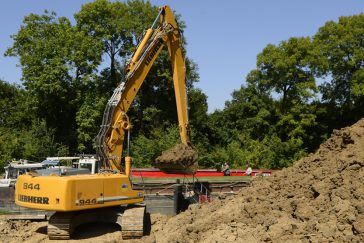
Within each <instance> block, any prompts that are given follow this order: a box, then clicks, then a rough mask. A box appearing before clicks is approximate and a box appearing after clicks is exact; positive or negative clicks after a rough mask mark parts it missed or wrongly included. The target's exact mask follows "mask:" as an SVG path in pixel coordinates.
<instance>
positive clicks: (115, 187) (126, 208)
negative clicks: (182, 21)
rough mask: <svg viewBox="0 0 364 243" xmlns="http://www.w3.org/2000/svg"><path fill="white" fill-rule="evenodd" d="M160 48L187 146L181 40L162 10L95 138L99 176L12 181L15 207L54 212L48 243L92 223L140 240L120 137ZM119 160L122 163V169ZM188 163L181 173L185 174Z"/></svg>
mask: <svg viewBox="0 0 364 243" xmlns="http://www.w3.org/2000/svg"><path fill="white" fill-rule="evenodd" d="M164 45H167V47H168V51H169V55H170V59H171V63H172V70H173V82H174V90H175V96H176V105H177V113H178V122H179V130H180V131H179V132H180V136H181V140H182V143H183V144H185V145H189V144H190V140H189V128H188V116H187V94H186V83H185V82H186V81H185V79H186V77H185V60H184V54H183V50H182V36H181V33H180V29H179V28H178V25H177V22H176V19H175V17H174V15H173V12H172V10H171V9H170V8H169V7H168V6H163V7H161V8H160V11H159V14H158V16H157V18H156V20H155V21H154V23H153V25H152V27H151V28H150V29H148V30H147V31H146V32H145V34H144V37H143V38H142V41H141V42H140V43H139V45H138V47H137V49H136V51H135V53H134V54H133V56H132V58H131V60H130V62H129V64H128V65H127V66H126V70H125V81H124V82H121V83H120V84H119V85H118V87H117V88H116V89H115V91H114V93H113V95H112V97H111V98H110V99H109V101H108V103H107V106H106V108H105V112H104V116H103V122H102V125H101V128H100V132H99V134H98V136H97V138H96V145H97V156H98V159H99V161H100V165H101V166H100V169H99V172H98V173H97V174H89V175H85V174H82V175H70V176H64V175H56V174H51V175H48V176H40V175H38V174H36V173H32V172H31V173H27V174H26V175H22V176H19V178H18V180H17V182H16V190H15V202H16V204H18V205H20V206H23V207H27V208H33V209H40V210H49V211H55V213H54V214H53V215H52V216H51V217H50V219H49V222H48V236H49V238H50V239H69V238H70V236H71V234H72V233H73V231H74V230H75V228H76V227H77V226H78V225H80V224H83V223H87V222H95V221H97V222H113V223H118V224H119V225H120V226H121V232H122V237H123V239H130V238H139V237H142V236H143V234H144V229H145V205H144V204H143V203H144V194H143V191H138V190H133V189H132V183H131V181H130V177H129V176H130V167H131V157H130V156H129V154H128V153H129V152H128V153H127V156H125V158H122V154H123V144H124V137H125V134H127V138H129V134H130V133H129V130H130V129H131V124H130V121H129V118H128V116H127V114H126V113H127V111H128V109H129V107H130V105H131V104H132V101H133V100H134V98H135V96H136V94H137V93H138V91H139V89H140V87H141V85H142V83H143V82H144V79H145V78H146V76H147V74H148V72H149V71H150V68H151V66H152V64H153V62H154V61H155V60H156V58H157V56H158V55H159V53H160V52H161V50H162V48H163V46H164ZM127 140H129V139H127ZM128 144H129V143H128ZM128 148H129V145H128ZM127 150H129V149H127ZM121 161H125V162H124V163H125V169H122V166H121ZM190 165H191V164H189V165H186V164H184V165H183V166H181V168H179V169H180V170H181V171H183V170H185V169H188V168H187V167H189V166H190ZM174 169H175V168H174Z"/></svg>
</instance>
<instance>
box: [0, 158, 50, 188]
mask: <svg viewBox="0 0 364 243" xmlns="http://www.w3.org/2000/svg"><path fill="white" fill-rule="evenodd" d="M42 168H44V165H43V164H42V163H31V162H29V161H28V160H24V159H20V160H13V161H11V162H10V163H8V164H7V165H6V166H5V167H4V169H5V175H4V178H3V179H0V187H9V186H13V185H14V184H15V182H16V179H17V178H18V176H19V175H22V174H25V173H26V172H27V171H29V170H37V169H42Z"/></svg>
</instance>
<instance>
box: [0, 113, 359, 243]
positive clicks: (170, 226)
mask: <svg viewBox="0 0 364 243" xmlns="http://www.w3.org/2000/svg"><path fill="white" fill-rule="evenodd" d="M45 225H46V224H45V222H40V223H29V222H12V223H11V222H6V221H0V241H1V240H2V241H4V242H19V241H30V242H42V241H46V235H45V232H44V231H45ZM81 227H84V226H81ZM89 227H94V228H93V229H91V231H89V229H90V228H87V227H86V228H83V230H80V231H79V232H82V233H81V235H80V234H78V235H76V240H85V239H87V240H86V241H88V242H98V241H100V242H101V241H102V242H117V241H120V239H121V238H120V233H119V232H118V230H117V229H111V230H110V229H109V228H102V227H100V226H99V227H98V226H95V225H91V226H89ZM100 230H101V232H100ZM85 231H86V232H91V233H84V232H85ZM87 234H89V235H87ZM233 241H236V242H262V241H268V242H364V119H362V120H360V121H359V122H357V123H356V124H354V125H353V126H351V127H348V128H344V129H341V130H334V131H333V133H332V136H331V138H330V139H328V140H327V141H326V142H325V143H323V144H322V145H321V146H320V148H319V149H318V150H317V152H316V153H315V154H310V155H309V156H308V157H306V158H303V159H301V160H299V161H296V162H295V163H294V165H293V166H292V167H290V168H287V169H284V170H282V171H280V172H277V173H275V174H274V176H271V177H260V178H259V177H258V178H255V179H254V180H253V182H252V186H251V187H249V188H246V189H243V190H241V191H240V192H239V193H238V194H237V195H235V196H231V197H227V198H224V197H221V198H215V199H214V200H213V202H211V203H206V204H203V205H197V204H195V205H191V206H190V207H189V208H188V209H187V210H186V211H185V212H183V213H181V214H179V215H177V216H175V217H171V218H166V217H161V216H155V215H154V216H153V217H152V230H151V234H150V235H149V236H146V237H144V238H143V239H142V240H140V241H134V242H233Z"/></svg>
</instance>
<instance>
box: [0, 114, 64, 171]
mask: <svg viewBox="0 0 364 243" xmlns="http://www.w3.org/2000/svg"><path fill="white" fill-rule="evenodd" d="M68 153H69V150H68V147H67V146H65V145H62V144H57V143H55V142H54V131H53V130H51V129H48V128H47V126H46V123H45V122H44V121H37V120H35V121H34V122H33V124H32V126H31V127H30V128H28V129H15V128H12V129H7V128H0V171H2V170H3V166H4V165H5V163H6V161H9V160H12V159H20V158H24V159H28V160H31V161H38V162H40V161H42V160H43V159H45V158H46V157H48V156H62V155H67V154H68Z"/></svg>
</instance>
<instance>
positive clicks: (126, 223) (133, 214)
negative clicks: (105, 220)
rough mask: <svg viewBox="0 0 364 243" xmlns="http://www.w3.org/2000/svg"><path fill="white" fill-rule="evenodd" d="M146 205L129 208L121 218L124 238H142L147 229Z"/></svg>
mask: <svg viewBox="0 0 364 243" xmlns="http://www.w3.org/2000/svg"><path fill="white" fill-rule="evenodd" d="M144 226H145V207H143V206H141V207H134V208H128V209H126V210H125V211H124V214H123V216H122V219H121V235H122V237H123V239H124V240H126V239H136V238H141V237H143V235H144V229H145V227H144Z"/></svg>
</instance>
